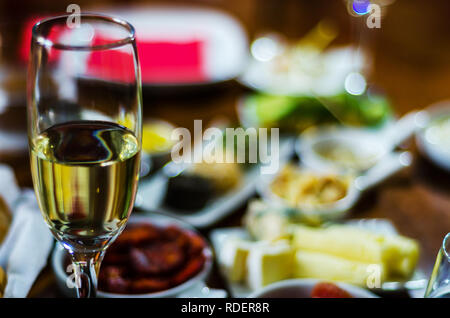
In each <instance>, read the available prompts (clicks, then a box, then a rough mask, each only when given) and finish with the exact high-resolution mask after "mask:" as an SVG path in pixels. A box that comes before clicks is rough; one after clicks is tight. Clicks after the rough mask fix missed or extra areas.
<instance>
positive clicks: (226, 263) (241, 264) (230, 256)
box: [219, 237, 260, 282]
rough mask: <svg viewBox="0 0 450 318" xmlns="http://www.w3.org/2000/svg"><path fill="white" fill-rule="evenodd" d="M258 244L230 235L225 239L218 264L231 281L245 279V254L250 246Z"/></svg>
mask: <svg viewBox="0 0 450 318" xmlns="http://www.w3.org/2000/svg"><path fill="white" fill-rule="evenodd" d="M257 245H260V243H258V242H250V241H245V240H242V239H240V238H238V237H230V238H228V239H226V240H225V242H224V243H223V246H222V248H221V250H220V254H219V264H220V265H221V267H222V269H223V271H224V272H225V275H226V276H227V277H228V279H229V280H230V281H232V282H242V281H244V280H245V276H246V271H247V256H248V254H249V251H250V249H251V248H252V247H254V246H257Z"/></svg>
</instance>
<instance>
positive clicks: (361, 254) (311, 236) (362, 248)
mask: <svg viewBox="0 0 450 318" xmlns="http://www.w3.org/2000/svg"><path fill="white" fill-rule="evenodd" d="M293 244H294V246H295V247H296V248H298V249H299V250H303V251H313V252H320V253H325V254H329V255H334V256H338V257H343V258H346V259H349V260H355V261H359V262H365V263H381V262H382V258H383V248H382V246H381V244H380V240H379V239H378V237H377V236H376V235H373V234H372V233H368V232H366V231H362V230H359V229H355V228H351V227H348V226H331V227H328V228H311V227H306V226H301V225H299V226H297V227H296V230H295V231H294V240H293Z"/></svg>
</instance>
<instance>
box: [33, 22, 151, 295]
mask: <svg viewBox="0 0 450 318" xmlns="http://www.w3.org/2000/svg"><path fill="white" fill-rule="evenodd" d="M27 98H28V100H27V104H28V138H29V149H30V157H31V171H32V176H33V184H34V189H35V192H36V196H37V199H38V203H39V207H40V210H41V212H42V215H43V216H44V219H45V221H46V223H47V225H48V226H49V228H50V230H51V232H52V233H53V235H54V236H55V238H56V239H57V240H58V241H59V242H60V243H61V244H62V246H63V247H64V248H65V249H66V250H67V251H68V252H69V254H70V255H71V258H72V263H73V268H74V270H75V277H76V280H75V281H76V282H77V284H76V288H77V295H78V297H95V295H96V288H97V275H98V271H99V268H100V263H101V261H102V258H103V255H104V252H105V250H106V249H107V248H108V246H109V245H110V244H111V243H112V242H113V241H114V239H115V238H116V237H117V236H118V235H119V234H120V233H121V231H122V230H123V229H124V227H125V225H126V222H127V220H128V217H129V215H130V213H131V210H132V208H133V204H134V199H135V195H136V188H137V183H138V174H139V162H140V150H141V129H142V128H141V126H142V124H141V121H142V118H141V117H142V114H141V103H142V93H141V77H140V68H139V61H138V56H137V51H136V41H135V31H134V28H133V26H132V25H131V24H129V23H128V22H125V21H123V20H120V19H117V18H113V17H108V16H103V15H98V14H81V15H79V16H78V20H77V17H75V18H74V17H73V16H70V15H65V16H58V17H53V18H49V19H45V20H43V21H40V22H38V23H37V24H36V25H35V26H34V28H33V31H32V41H31V51H30V63H29V70H28V92H27Z"/></svg>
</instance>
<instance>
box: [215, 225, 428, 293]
mask: <svg viewBox="0 0 450 318" xmlns="http://www.w3.org/2000/svg"><path fill="white" fill-rule="evenodd" d="M343 223H344V224H348V225H351V226H354V227H358V228H362V229H365V230H368V231H372V232H374V233H379V234H383V235H395V234H397V230H396V229H395V227H394V225H393V224H392V223H391V222H390V221H389V220H386V219H352V220H347V221H344V222H343ZM230 235H232V236H234V237H236V236H237V237H240V238H242V239H249V238H250V235H249V233H248V232H247V230H245V229H244V228H242V227H234V228H222V229H215V230H213V231H211V233H210V239H211V243H212V245H213V248H214V250H215V252H216V256H217V255H219V254H220V251H221V249H222V246H223V242H225V240H226V239H227V238H228V237H229V236H230ZM219 269H220V270H221V272H222V274H223V275H222V276H223V277H224V280H225V283H226V285H227V288H228V290H229V291H230V293H231V296H232V297H239V298H242V297H249V296H250V295H251V294H252V293H253V292H258V291H252V290H251V289H250V288H249V287H247V286H246V285H244V284H240V283H233V282H230V281H229V280H228V279H227V278H226V275H224V272H223V269H222V268H220V264H219ZM426 282H427V280H426V279H425V275H424V273H422V272H421V271H420V270H416V272H415V273H414V275H413V277H412V278H411V279H410V280H409V281H407V282H385V283H383V284H382V286H381V291H386V292H389V291H399V290H404V289H405V288H407V289H409V290H410V293H411V295H413V294H414V295H418V294H419V295H420V294H422V295H423V293H422V291H420V292H419V293H415V292H416V290H417V289H423V288H425V287H426Z"/></svg>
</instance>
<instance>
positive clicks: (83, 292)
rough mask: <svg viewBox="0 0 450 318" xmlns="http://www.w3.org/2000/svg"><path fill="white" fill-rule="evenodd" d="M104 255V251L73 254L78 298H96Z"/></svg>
mask: <svg viewBox="0 0 450 318" xmlns="http://www.w3.org/2000/svg"><path fill="white" fill-rule="evenodd" d="M103 255H104V252H103V251H101V252H89V253H79V252H75V253H73V254H72V263H73V268H74V273H75V282H76V289H77V297H78V298H95V297H96V296H97V276H98V272H99V270H100V264H101V261H102V259H103Z"/></svg>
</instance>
